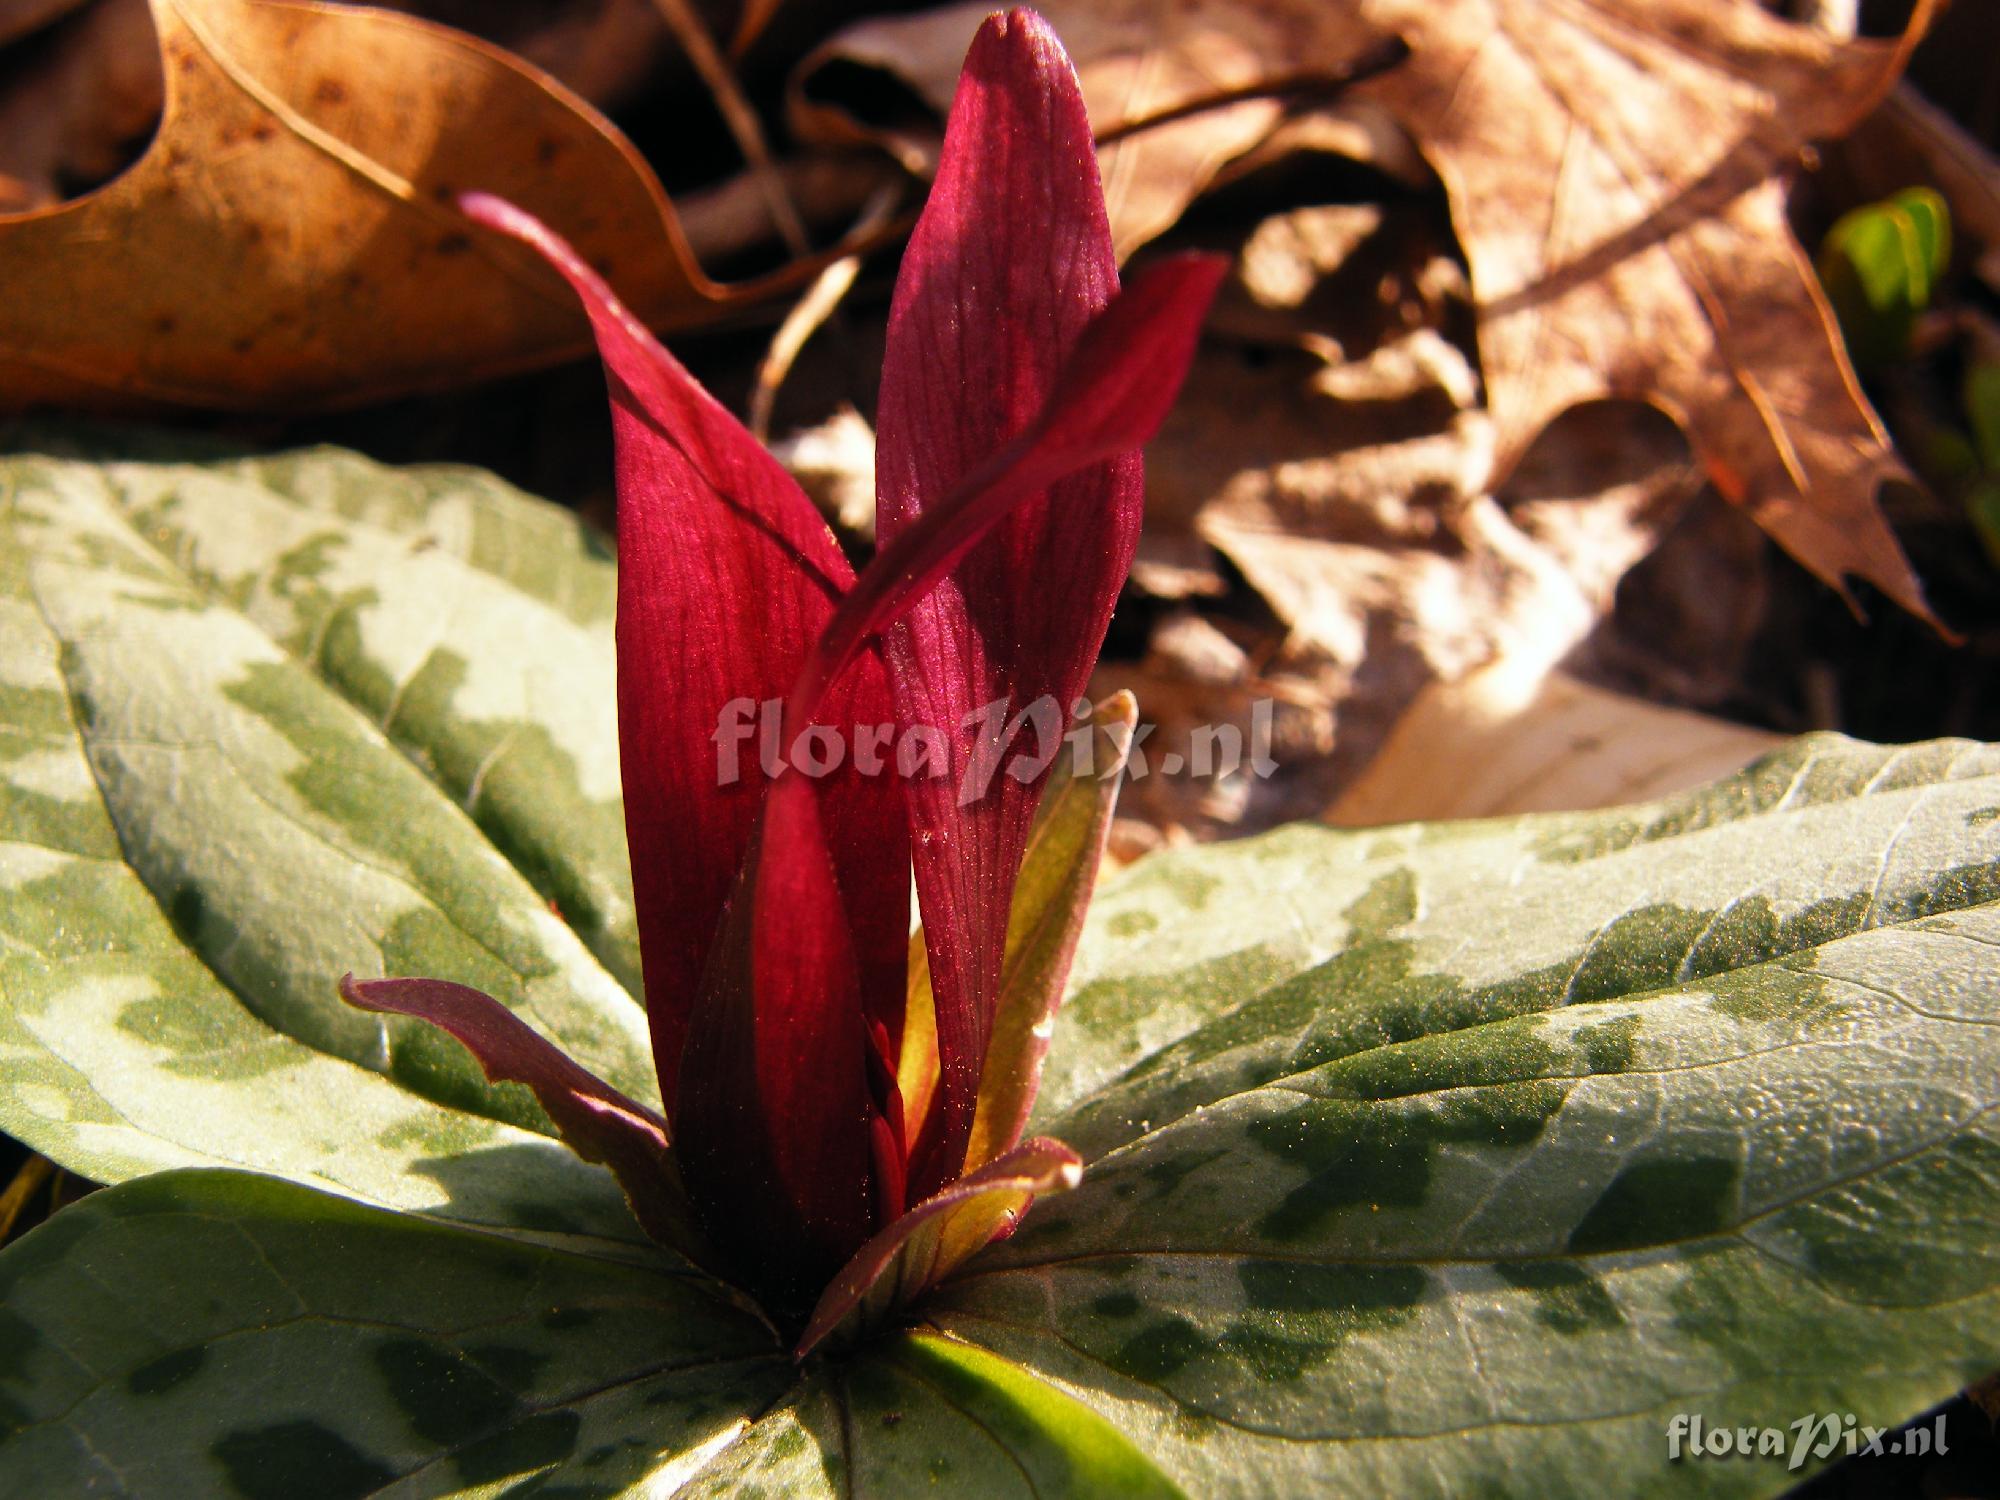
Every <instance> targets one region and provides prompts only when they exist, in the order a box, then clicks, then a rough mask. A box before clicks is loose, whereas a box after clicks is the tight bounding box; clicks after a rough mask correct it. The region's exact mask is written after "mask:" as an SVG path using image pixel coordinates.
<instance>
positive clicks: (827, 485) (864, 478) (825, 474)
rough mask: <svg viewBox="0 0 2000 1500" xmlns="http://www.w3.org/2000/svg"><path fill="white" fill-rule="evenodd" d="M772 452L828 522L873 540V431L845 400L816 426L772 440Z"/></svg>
mask: <svg viewBox="0 0 2000 1500" xmlns="http://www.w3.org/2000/svg"><path fill="white" fill-rule="evenodd" d="M771 453H772V455H773V456H774V457H776V459H777V460H778V462H779V463H781V464H783V465H784V466H785V467H786V468H787V469H789V470H790V471H791V475H792V477H793V478H794V479H796V480H798V482H799V487H800V488H801V489H803V490H804V491H805V492H806V493H807V494H808V495H810V496H812V499H813V503H814V504H815V505H817V506H818V507H819V508H820V511H821V512H822V513H823V514H824V515H825V516H826V518H827V519H828V520H829V521H832V522H834V523H835V524H836V525H838V526H839V527H840V528H841V529H842V530H843V531H846V532H847V533H848V534H849V535H851V536H858V537H861V538H863V539H864V540H867V541H871V542H872V541H873V540H874V539H875V429H874V428H873V427H870V426H869V425H868V419H867V418H866V417H864V416H862V415H861V413H860V412H858V411H856V410H855V409H854V408H853V407H851V406H847V405H845V404H843V405H841V406H839V407H837V408H836V409H835V410H834V413H833V415H832V416H830V417H828V418H827V419H826V420H825V421H824V422H821V423H819V424H818V425H817V426H814V427H806V428H802V429H800V430H799V431H797V432H794V433H792V434H790V435H789V436H787V437H784V438H781V439H779V440H778V441H777V442H775V443H773V444H771Z"/></svg>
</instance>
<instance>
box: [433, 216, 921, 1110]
mask: <svg viewBox="0 0 2000 1500" xmlns="http://www.w3.org/2000/svg"><path fill="white" fill-rule="evenodd" d="M462 205H463V207H464V209H465V211H466V213H467V214H469V215H471V217H472V218H474V219H475V220H477V221H478V222H479V223H481V224H483V225H485V226H487V227H488V228H490V229H495V230H498V231H500V232H501V233H504V234H509V235H512V236H514V237H515V238H517V239H520V240H523V241H525V242H526V243H527V244H528V245H530V246H532V247H533V248H534V249H535V250H537V251H539V252H540V253H541V254H542V255H543V256H544V257H545V258H546V259H547V260H548V261H549V263H550V264H551V265H552V266H554V267H555V269H556V270H558V271H559V272H561V273H562V275H563V276H564V277H565V278H566V279H567V280H568V281H569V283H570V285H571V286H572V287H574V288H575V289H576V292H577V295H578V296H579V297H581V298H582V299H583V304H584V309H585V311H586V312H587V313H588V314H589V315H590V321H591V324H592V327H593V328H594V329H595V330H596V334H597V345H598V351H599V353H600V354H601V355H602V356H603V359H604V366H605V372H606V377H607V381H608V383H609V386H610V390H611V410H612V430H613V435H614V437H615V439H616V443H617V484H618V562H619V570H618V735H619V754H620V756H621V759H622V765H623V775H624V783H625V827H626V833H627V837H628V839H629V841H630V844H631V850H632V886H633V896H634V899H635V901H636V903H637V908H638V923H639V940H640V948H641V952H642V955H643V958H644V963H645V979H646V1004H647V1012H648V1016H649V1018H650V1021H651V1025H652V1033H653V1053H654V1058H655V1061H656V1063H657V1065H658V1067H659V1075H660V1092H661V1095H662V1096H663V1097H664V1098H665V1100H666V1102H667V1108H668V1112H669V1113H670V1114H671V1113H672V1112H673V1111H674V1109H675V1101H676V1098H677V1095H678V1086H679V1078H680V1071H681V1051H682V1047H683V1044H684V1041H685V1038H686V1035H687V1027H688V1019H689V1016H690V1014H691V1012H692V1009H693V1006H694V1002H695V994H696V990H697V987H698V985H699V983H700V980H701V976H702V973H703V971H704V969H705V967H706V964H707V959H708V954H709V949H710V947H711V945H712V944H713V943H714V941H715V940H716V935H717V924H718V922H719V920H720V918H721V915H722V910H723V906H724V903H725V902H726V901H727V899H728V896H729V892H730V889H731V887H732V885H733V883H734V881H735V879H736V875H737V871H738V870H739V869H740V868H741V867H742V864H743V861H744V858H745V856H746V854H747V852H748V849H749V845H750V837H751V830H752V827H753V825H754V823H755V821H756V816H757V810H758V807H759V805H760V803H761V801H762V799H763V792H764V788H765V786H766V785H767V783H768V780H769V778H768V777H767V776H766V775H765V773H764V771H763V769H762V768H761V764H760V760H761V756H760V743H759V736H758V721H757V719H756V717H755V706H756V705H758V704H762V703H764V702H765V701H767V700H776V699H778V698H779V697H781V696H782V695H783V693H784V692H785V690H786V689H787V688H788V687H790V686H791V684H792V682H793V679H794V678H795V677H796V676H797V673H798V670H799V664H800V662H801V660H802V659H803V658H804V656H805V654H806V652H807V650H808V648H809V647H810V645H811V644H812V642H814V641H815V640H816V639H817V638H818V637H819V635H820V633H821V632H822V631H823V630H824V628H825V626H826V624H827V622H828V620H829V619H830V618H831V617H832V615H833V612H834V607H835V603H836V601H837V600H838V599H839V597H840V595H841V593H842V592H843V591H844V590H845V589H846V588H847V587H848V586H849V585H850V584H851V583H852V582H853V578H854V574H853V570H852V569H851V568H850V567H849V566H848V563H847V560H846V559H845V558H844V557H843V556H842V555H841V552H840V548H839V547H838V546H837V545H836V544H835V542H834V540H833V537H832V534H831V533H830V532H829V531H828V530H827V527H826V523H825V522H824V521H823V520H821V518H820V516H819V514H818V512H817V511H815V510H814V508H813V506H812V502H811V501H810V500H808V499H807V498H806V496H805V495H804V493H803V492H801V491H800V489H799V487H798V485H797V484H796V483H794V482H793V480H792V478H791V476H790V475H789V474H787V473H786V472H785V471H784V469H783V468H782V467H780V466H779V464H778V463H777V462H776V460H774V459H773V458H772V457H771V456H770V454H769V453H767V452H766V451H765V450H764V449H763V447H762V446H760V445H759V444H758V443H757V441H756V440H755V439H754V438H753V437H751V435H750V434H749V433H748V432H747V431H746V430H745V429H744V428H743V426H742V425H741V424H740V423H739V422H737V421H736V419H735V418H734V417H732V416H731V415H730V414H729V413H728V412H727V411H726V410H724V409H723V407H722V406H721V405H720V404H718V403H717V402H716V401H715V400H714V399H713V398H712V397H710V396H709V394H708V393H707V392H706V391H704V390H703V389H702V388H701V386H700V385H699V384H697V383H696V381H695V380H694V378H693V377H692V376H691V375H689V374H688V372H687V371H686V370H685V369H684V368H683V367H682V366H681V364H680V362H679V361H677V360H676V359H675V358H674V357H673V356H672V355H671V354H669V353H668V352H667V351H666V350H665V349H664V348H662V347H661V346H660V344H659V342H658V341H657V340H656V339H654V338H653V336H652V335H651V334H650V333H648V332H647V331H646V329H645V327H644V326H643V325H642V324H640V322H639V321H638V319H636V318H635V317H633V316H632V314H631V313H630V312H629V311H627V310H626V308H625V307H624V306H623V305H622V304H620V303H619V301H618V299H617V298H616V297H615V296H614V295H613V294H612V292H611V289H610V288H609V287H608V286H606V285H605V283H604V281H603V279H602V278H601V277H600V276H598V274H597V273H596V272H595V271H593V270H592V269H591V268H590V267H589V266H588V265H586V264H584V262H583V260H582V259H581V258H580V257H579V256H578V255H577V253H576V252H575V251H574V250H573V249H572V248H571V247H570V246H569V245H568V244H566V243H565V242H564V241H563V240H562V239H561V238H560V237H558V236H557V235H556V234H554V233H553V232H552V231H551V230H549V229H548V228H547V227H546V226H545V225H543V224H541V223H540V222H538V221H537V220H535V219H534V218H532V217H531V216H529V215H528V214H526V213H523V212H522V211H521V210H520V209H518V208H515V207H513V206H512V205H511V204H508V203H504V202H502V201H501V200H499V199H497V198H493V197H490V196H488V195H485V194H471V195H468V196H467V197H466V198H465V199H463V200H462ZM732 703H744V704H749V705H751V717H750V719H749V720H748V722H747V723H746V722H745V721H744V720H743V719H742V718H740V717H738V718H735V719H727V718H725V709H726V708H727V707H728V706H729V705H731V704H732ZM826 708H827V716H828V717H827V722H830V723H834V724H838V725H840V726H841V729H842V732H843V734H849V733H850V732H851V726H852V725H854V724H871V725H873V724H881V723H886V722H889V721H891V719H892V717H893V715H892V711H891V707H890V700H889V693H888V686H887V681H886V678H885V676H884V673H883V669H882V667H881V664H880V662H879V660H873V659H871V660H864V661H863V662H862V663H861V664H860V666H859V667H858V668H857V669H856V670H855V671H854V672H852V673H849V674H848V675H847V676H846V677H845V678H844V679H843V681H842V683H841V684H840V691H839V692H838V693H836V694H834V695H832V696H831V697H830V698H829V699H828V702H827V704H826ZM732 723H735V724H741V725H742V726H743V737H742V739H741V740H740V741H738V740H736V739H735V738H733V737H732V736H731V733H730V729H729V725H730V724H732ZM790 743H791V741H790V740H789V739H787V740H786V741H785V744H784V746H782V747H780V748H781V749H783V748H787V747H789V745H790ZM731 759H733V761H734V767H735V770H736V772H737V775H736V777H735V779H734V780H733V781H732V780H729V778H728V777H727V775H726V774H725V762H727V761H730V760H731ZM826 821H827V825H828V828H829V832H830V836H831V839H832V844H833V847H834V850H835V853H836V856H837V858H838V860H839V864H840V869H841V875H842V880H841V889H842V891H843V892H844V893H845V894H846V895H847V896H848V897H849V898H850V899H851V901H852V903H853V904H852V905H851V907H850V908H849V911H848V916H849V921H850V924H851V925H852V926H853V927H854V929H855V947H856V950H857V954H858V961H859V962H860V963H861V965H862V967H863V983H864V987H865V988H866V989H867V991H868V993H869V994H870V996H871V997H872V998H871V1011H872V1012H879V1013H881V1014H882V1015H883V1016H884V1018H885V1022H886V1024H888V1025H889V1026H890V1028H891V1030H892V1031H896V1030H898V1029H899V1028H900V1024H901V1020H900V1018H901V1003H902V1001H901V997H902V988H903V966H904V962H905V958H906V946H905V945H906V938H907V934H908V931H909V918H908V890H909V876H908V848H907V839H908V834H907V830H906V827H905V823H906V819H905V816H904V813H903V809H902V802H901V793H900V790H899V789H898V787H897V786H896V784H895V783H894V780H893V778H887V777H875V778H860V777H854V776H845V777H839V778H835V779H834V781H833V782H832V783H831V784H830V786H829V795H828V802H827V808H826Z"/></svg>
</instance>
